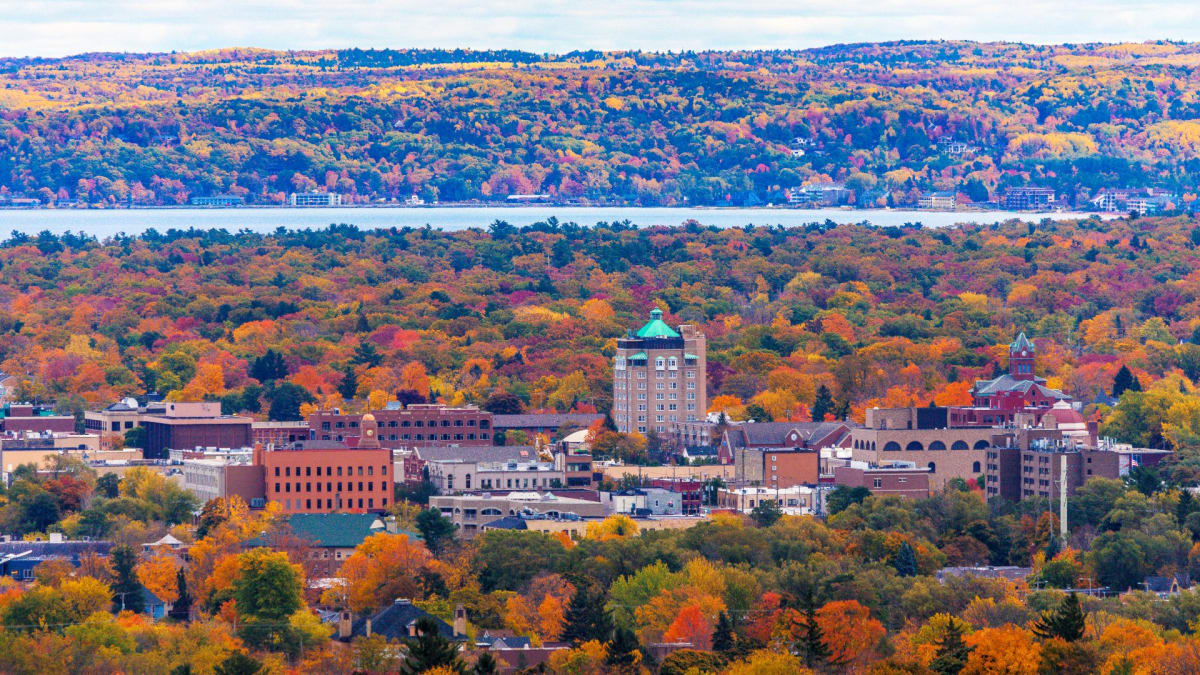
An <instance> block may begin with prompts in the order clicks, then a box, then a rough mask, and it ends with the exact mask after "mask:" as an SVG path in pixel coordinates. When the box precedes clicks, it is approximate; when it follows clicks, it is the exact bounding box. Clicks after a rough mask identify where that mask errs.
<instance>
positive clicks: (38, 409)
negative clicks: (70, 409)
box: [0, 403, 75, 434]
mask: <svg viewBox="0 0 1200 675" xmlns="http://www.w3.org/2000/svg"><path fill="white" fill-rule="evenodd" d="M0 430H2V431H5V432H9V433H20V432H24V431H28V432H33V433H38V434H40V433H47V432H48V433H58V434H73V433H75V418H74V417H73V416H71V415H55V414H54V412H53V411H52V410H51V409H50V408H49V407H46V406H35V405H30V404H28V403H10V404H8V405H6V406H4V408H3V409H0Z"/></svg>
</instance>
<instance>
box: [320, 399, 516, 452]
mask: <svg viewBox="0 0 1200 675" xmlns="http://www.w3.org/2000/svg"><path fill="white" fill-rule="evenodd" d="M372 414H373V415H374V416H375V418H376V420H378V423H379V445H380V446H381V447H384V448H389V449H395V450H411V449H412V448H420V447H429V446H435V445H492V433H493V430H492V413H490V412H487V411H486V410H480V409H479V408H476V407H475V406H464V407H461V408H451V407H449V406H445V405H441V404H436V403H414V404H412V405H409V406H408V407H406V408H404V409H395V410H390V409H389V410H375V411H373V412H372ZM308 428H309V437H310V438H311V439H313V440H321V441H342V442H345V441H346V440H347V439H351V438H357V437H358V436H360V435H361V434H360V429H359V416H358V415H354V414H349V413H343V412H342V411H340V410H337V409H334V410H318V411H317V412H314V413H313V414H311V415H309V416H308Z"/></svg>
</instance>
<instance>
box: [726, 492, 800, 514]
mask: <svg viewBox="0 0 1200 675" xmlns="http://www.w3.org/2000/svg"><path fill="white" fill-rule="evenodd" d="M768 501H773V502H775V504H776V505H778V506H779V508H780V509H781V510H782V511H783V512H784V513H786V514H788V515H791V516H809V515H813V514H814V513H820V511H821V508H820V490H819V489H816V488H811V487H808V486H807V485H796V486H793V487H789V488H768V487H743V488H721V489H720V490H718V491H717V508H720V509H732V510H734V511H739V512H741V513H750V512H751V511H753V510H754V509H755V507H757V506H760V505H762V504H763V502H768Z"/></svg>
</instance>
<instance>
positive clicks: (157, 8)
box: [0, 0, 1200, 56]
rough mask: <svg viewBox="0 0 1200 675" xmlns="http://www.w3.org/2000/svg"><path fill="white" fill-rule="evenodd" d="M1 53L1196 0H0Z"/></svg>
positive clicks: (850, 23) (381, 41)
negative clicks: (501, 0)
mask: <svg viewBox="0 0 1200 675" xmlns="http://www.w3.org/2000/svg"><path fill="white" fill-rule="evenodd" d="M0 36H2V37H0V56H66V55H70V54H78V53H83V52H92V51H126V52H166V51H196V50H202V49H213V48H218V47H265V48H272V49H326V48H340V47H361V48H372V47H374V48H384V47H394V48H403V47H420V48H453V47H472V48H508V49H522V50H527V51H532V52H539V53H541V52H554V53H562V52H567V51H571V50H573V49H606V50H607V49H644V50H657V51H665V50H681V49H695V50H700V49H739V48H805V47H817V46H822V45H828V44H835V43H845V42H873V41H883V40H897V39H970V40H982V41H990V40H1008V41H1021V42H1036V43H1060V42H1126V41H1137V42H1140V41H1144V40H1153V39H1174V40H1189V39H1190V40H1200V2H1197V0H1143V1H1138V0H1067V1H1057V0H957V1H947V0H791V1H788V0H741V1H738V0H603V1H601V2H597V1H595V0H573V1H564V0H507V1H504V2H496V1H489V0H477V1H475V2H469V1H465V0H438V1H437V2H413V1H410V0H375V1H369V0H334V1H333V2H313V1H311V0H309V1H301V0H0Z"/></svg>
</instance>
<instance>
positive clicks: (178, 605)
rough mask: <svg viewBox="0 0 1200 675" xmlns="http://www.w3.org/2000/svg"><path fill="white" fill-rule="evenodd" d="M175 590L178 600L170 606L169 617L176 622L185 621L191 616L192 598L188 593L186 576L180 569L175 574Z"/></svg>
mask: <svg viewBox="0 0 1200 675" xmlns="http://www.w3.org/2000/svg"><path fill="white" fill-rule="evenodd" d="M175 590H176V591H177V593H178V595H179V598H178V599H176V600H175V604H174V605H171V614H170V616H171V618H172V619H175V620H176V621H187V620H189V619H190V618H191V616H192V596H191V594H190V593H188V587H187V575H185V574H184V573H183V568H182V567H180V568H179V571H178V572H176V573H175Z"/></svg>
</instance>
